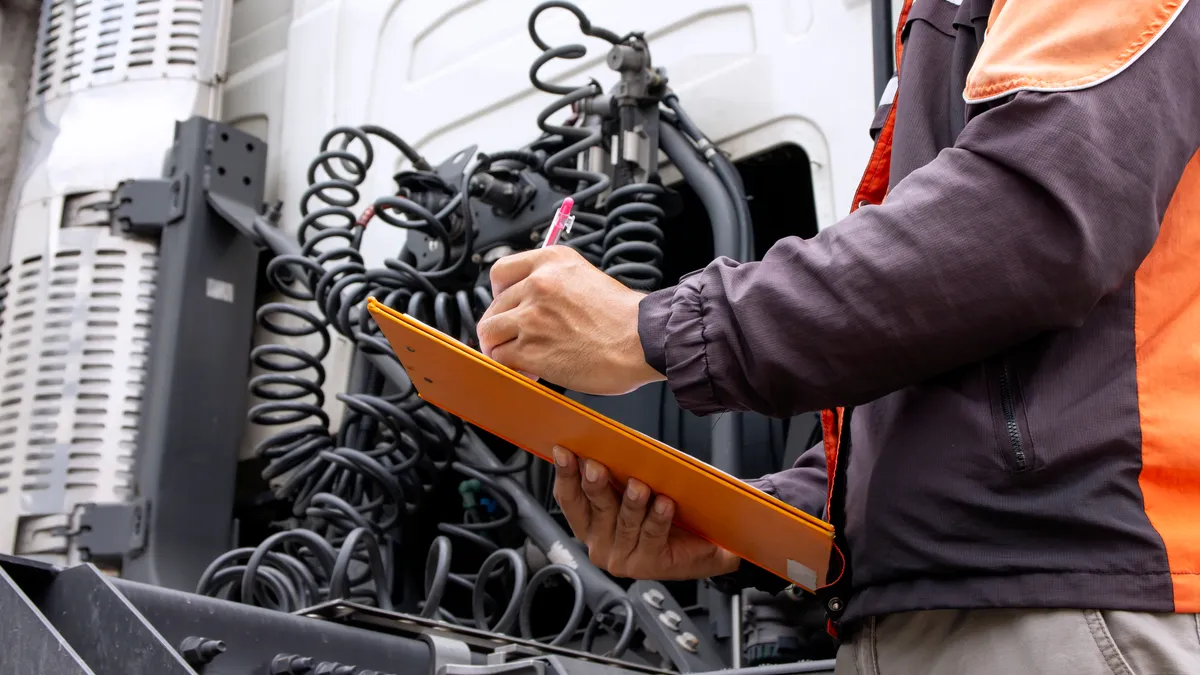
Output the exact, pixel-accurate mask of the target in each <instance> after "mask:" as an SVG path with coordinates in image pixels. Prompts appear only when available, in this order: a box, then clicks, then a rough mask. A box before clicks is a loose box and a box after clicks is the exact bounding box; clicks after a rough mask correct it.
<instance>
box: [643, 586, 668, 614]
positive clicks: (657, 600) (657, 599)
mask: <svg viewBox="0 0 1200 675" xmlns="http://www.w3.org/2000/svg"><path fill="white" fill-rule="evenodd" d="M642 599H643V600H645V601H646V604H647V605H650V606H651V607H653V608H654V609H662V606H663V600H664V599H665V598H664V597H663V594H662V592H661V591H659V590H658V589H657V588H651V589H650V590H648V591H646V592H645V593H642Z"/></svg>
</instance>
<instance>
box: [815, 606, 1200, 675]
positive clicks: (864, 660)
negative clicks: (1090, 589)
mask: <svg viewBox="0 0 1200 675" xmlns="http://www.w3.org/2000/svg"><path fill="white" fill-rule="evenodd" d="M835 673H836V675H1051V674H1053V675H1059V674H1060V673H1061V674H1063V675H1200V615H1196V614H1145V613H1138V612H1109V611H1095V610H1009V609H995V610H990V609H989V610H944V611H926V612H911V613H905V614H896V615H892V616H886V617H882V618H880V619H877V620H873V619H868V620H867V621H866V622H865V623H864V625H863V627H862V629H861V630H859V631H858V634H857V635H856V636H854V638H853V639H852V640H850V641H849V642H847V643H844V644H843V645H842V646H841V648H840V649H839V650H838V654H837V667H836V670H835Z"/></svg>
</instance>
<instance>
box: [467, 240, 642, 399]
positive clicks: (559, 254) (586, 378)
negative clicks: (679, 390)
mask: <svg viewBox="0 0 1200 675" xmlns="http://www.w3.org/2000/svg"><path fill="white" fill-rule="evenodd" d="M491 279H492V293H493V294H494V295H495V300H493V301H492V305H491V307H489V308H488V310H487V312H486V313H485V314H484V315H483V318H482V319H481V320H480V321H479V326H478V332H479V342H480V347H481V348H482V351H483V353H484V354H486V355H488V356H490V357H492V358H493V359H495V360H496V361H499V362H500V363H502V364H504V365H506V366H508V367H510V368H512V369H514V370H518V371H520V372H523V373H527V374H529V375H531V376H533V377H540V378H544V379H546V380H549V381H550V382H553V383H554V384H557V385H560V386H563V387H567V388H568V389H573V390H575V391H579V392H583V393H588V394H601V395H615V394H624V393H627V392H630V391H633V390H634V389H637V388H638V387H640V386H642V385H644V384H647V383H649V382H653V381H655V380H660V379H662V376H661V375H659V373H658V372H657V371H655V370H654V369H653V368H651V367H650V365H649V364H647V363H646V356H645V353H644V352H643V351H642V343H641V339H640V338H639V337H638V326H637V323H638V303H639V302H640V301H641V299H642V294H641V293H638V292H637V291H634V290H630V289H629V288H626V287H625V286H624V285H623V284H622V283H621V282H619V281H617V280H616V279H613V278H612V277H610V276H608V275H607V274H605V273H604V272H602V271H600V270H598V269H596V267H595V266H593V265H592V264H591V263H589V262H588V261H587V260H584V258H583V256H581V255H579V253H578V252H576V251H575V250H574V249H572V248H569V247H567V246H550V247H548V248H543V249H536V250H533V251H526V252H524V253H518V254H516V255H511V256H506V257H504V258H501V259H500V260H499V261H497V262H496V264H495V265H493V266H492V274H491Z"/></svg>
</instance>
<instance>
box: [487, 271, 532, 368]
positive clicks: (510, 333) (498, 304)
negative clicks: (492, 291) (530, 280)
mask: <svg viewBox="0 0 1200 675" xmlns="http://www.w3.org/2000/svg"><path fill="white" fill-rule="evenodd" d="M525 286H526V284H525V283H524V282H523V281H522V282H518V283H516V284H515V285H513V286H511V287H510V288H509V289H508V290H506V291H505V292H503V293H500V294H499V295H497V296H496V297H494V298H493V299H492V304H491V305H489V306H488V308H487V310H486V311H485V312H484V313H483V316H482V317H481V318H480V319H479V323H478V324H476V326H475V332H476V333H477V334H478V335H479V346H480V351H482V352H483V353H484V354H485V355H486V356H491V351H492V349H494V348H495V347H496V345H499V344H504V343H505V342H508V341H509V340H515V339H516V338H517V334H518V332H519V316H518V314H519V313H518V312H515V311H513V310H515V309H517V308H518V307H520V306H521V303H522V302H523V301H524V299H525V295H526V293H525Z"/></svg>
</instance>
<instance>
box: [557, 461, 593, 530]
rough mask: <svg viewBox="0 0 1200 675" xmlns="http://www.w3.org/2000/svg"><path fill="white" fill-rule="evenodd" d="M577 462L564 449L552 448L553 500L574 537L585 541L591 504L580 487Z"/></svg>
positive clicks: (589, 520) (589, 521)
mask: <svg viewBox="0 0 1200 675" xmlns="http://www.w3.org/2000/svg"><path fill="white" fill-rule="evenodd" d="M581 478H582V477H581V476H580V473H579V460H578V458H576V457H575V455H573V454H571V453H570V452H568V451H567V450H566V449H565V448H558V447H556V448H554V499H555V501H557V502H558V506H559V508H561V509H562V512H563V515H564V516H566V518H567V524H568V525H570V526H571V532H573V533H574V534H575V537H576V538H578V539H580V540H582V541H586V540H587V537H588V529H589V525H590V523H591V508H592V507H591V503H590V502H588V498H587V497H586V496H585V495H584V494H583V488H582V486H581V485H580V480H581Z"/></svg>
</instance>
